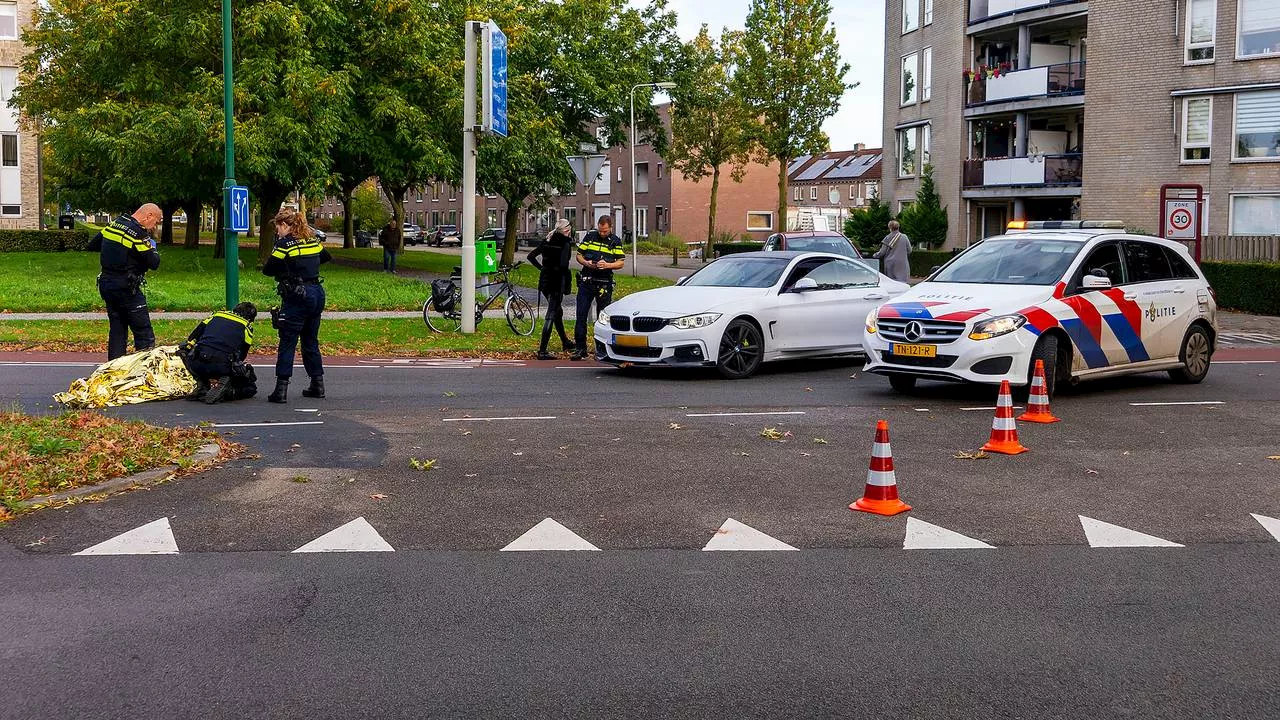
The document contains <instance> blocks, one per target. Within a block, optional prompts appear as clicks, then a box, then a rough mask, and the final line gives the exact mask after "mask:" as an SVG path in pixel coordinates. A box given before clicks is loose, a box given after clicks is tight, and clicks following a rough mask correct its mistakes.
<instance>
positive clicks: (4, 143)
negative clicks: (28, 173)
mask: <svg viewBox="0 0 1280 720" xmlns="http://www.w3.org/2000/svg"><path fill="white" fill-rule="evenodd" d="M0 166H4V167H18V134H17V133H5V134H4V135H0Z"/></svg>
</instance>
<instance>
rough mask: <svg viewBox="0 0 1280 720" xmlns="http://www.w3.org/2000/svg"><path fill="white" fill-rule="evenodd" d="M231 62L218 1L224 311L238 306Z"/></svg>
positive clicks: (227, 25) (226, 3)
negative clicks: (223, 175) (223, 145)
mask: <svg viewBox="0 0 1280 720" xmlns="http://www.w3.org/2000/svg"><path fill="white" fill-rule="evenodd" d="M231 61H232V56H231V0H222V123H223V127H224V129H225V132H226V175H227V176H226V180H224V181H223V183H222V249H223V253H224V256H225V258H226V300H227V308H228V309H231V308H233V307H235V306H236V304H237V303H239V302H240V236H239V235H238V234H237V233H236V232H235V231H234V230H232V229H231V188H232V187H234V186H235V184H236V138H235V122H234V119H233V115H234V113H233V109H234V102H235V100H234V98H233V97H232V90H233V88H234V85H235V84H234V81H233V78H232V74H231V65H232V62H231ZM188 219H189V218H188ZM250 222H252V218H251V219H250Z"/></svg>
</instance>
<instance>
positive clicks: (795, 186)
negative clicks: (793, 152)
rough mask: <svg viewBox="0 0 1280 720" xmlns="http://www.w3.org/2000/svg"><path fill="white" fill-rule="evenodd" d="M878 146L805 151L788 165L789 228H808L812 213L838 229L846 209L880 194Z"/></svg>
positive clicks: (880, 155)
mask: <svg viewBox="0 0 1280 720" xmlns="http://www.w3.org/2000/svg"><path fill="white" fill-rule="evenodd" d="M882 158H883V154H882V152H881V150H880V148H868V147H867V146H866V145H864V144H863V143H857V144H856V145H854V146H853V149H852V150H834V151H831V152H825V153H822V154H820V155H805V156H802V157H798V158H796V159H795V160H793V161H792V162H791V166H790V167H788V168H787V196H788V197H789V198H790V199H791V202H790V205H789V206H788V210H787V225H788V228H787V229H788V230H798V229H809V228H812V227H813V220H814V218H815V217H825V218H827V220H828V222H827V227H829V228H831V229H833V230H838V229H840V228H841V227H843V226H844V221H845V218H847V217H848V216H849V213H850V212H852V211H854V210H857V209H858V208H861V207H864V206H866V204H867V201H868V200H870V199H871V198H872V197H879V195H880V173H881V159H882Z"/></svg>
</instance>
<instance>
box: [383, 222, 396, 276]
mask: <svg viewBox="0 0 1280 720" xmlns="http://www.w3.org/2000/svg"><path fill="white" fill-rule="evenodd" d="M378 244H379V245H381V246H382V271H383V272H389V273H391V274H393V275H394V274H395V272H396V249H397V248H398V247H399V243H398V242H397V241H396V221H395V220H392V221H391V222H389V223H387V224H386V226H384V227H383V228H382V232H380V233H378Z"/></svg>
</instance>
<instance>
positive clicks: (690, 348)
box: [592, 320, 724, 367]
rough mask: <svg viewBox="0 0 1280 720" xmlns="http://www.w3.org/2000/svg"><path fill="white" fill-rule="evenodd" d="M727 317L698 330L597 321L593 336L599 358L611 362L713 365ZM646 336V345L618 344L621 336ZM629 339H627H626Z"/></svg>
mask: <svg viewBox="0 0 1280 720" xmlns="http://www.w3.org/2000/svg"><path fill="white" fill-rule="evenodd" d="M723 323H724V320H720V321H718V322H715V323H712V324H711V325H708V326H707V327H703V328H698V329H696V330H679V329H677V328H673V327H670V326H667V327H663V328H661V329H659V330H656V331H654V332H650V333H639V332H629V333H624V332H616V331H614V330H613V329H612V328H610V327H609V326H608V325H601V324H600V323H595V324H594V326H593V333H592V335H593V339H594V341H595V348H596V359H598V360H600V361H601V362H606V363H609V364H611V365H668V366H673V367H711V366H714V365H715V364H716V353H717V352H718V349H719V347H720V337H721V336H722V335H723V334H724V328H723V327H722V324H723ZM620 336H621V337H623V338H628V337H631V338H634V337H643V338H644V342H645V345H644V346H643V347H639V346H630V345H622V344H619V338H620ZM623 342H626V340H623Z"/></svg>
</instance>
